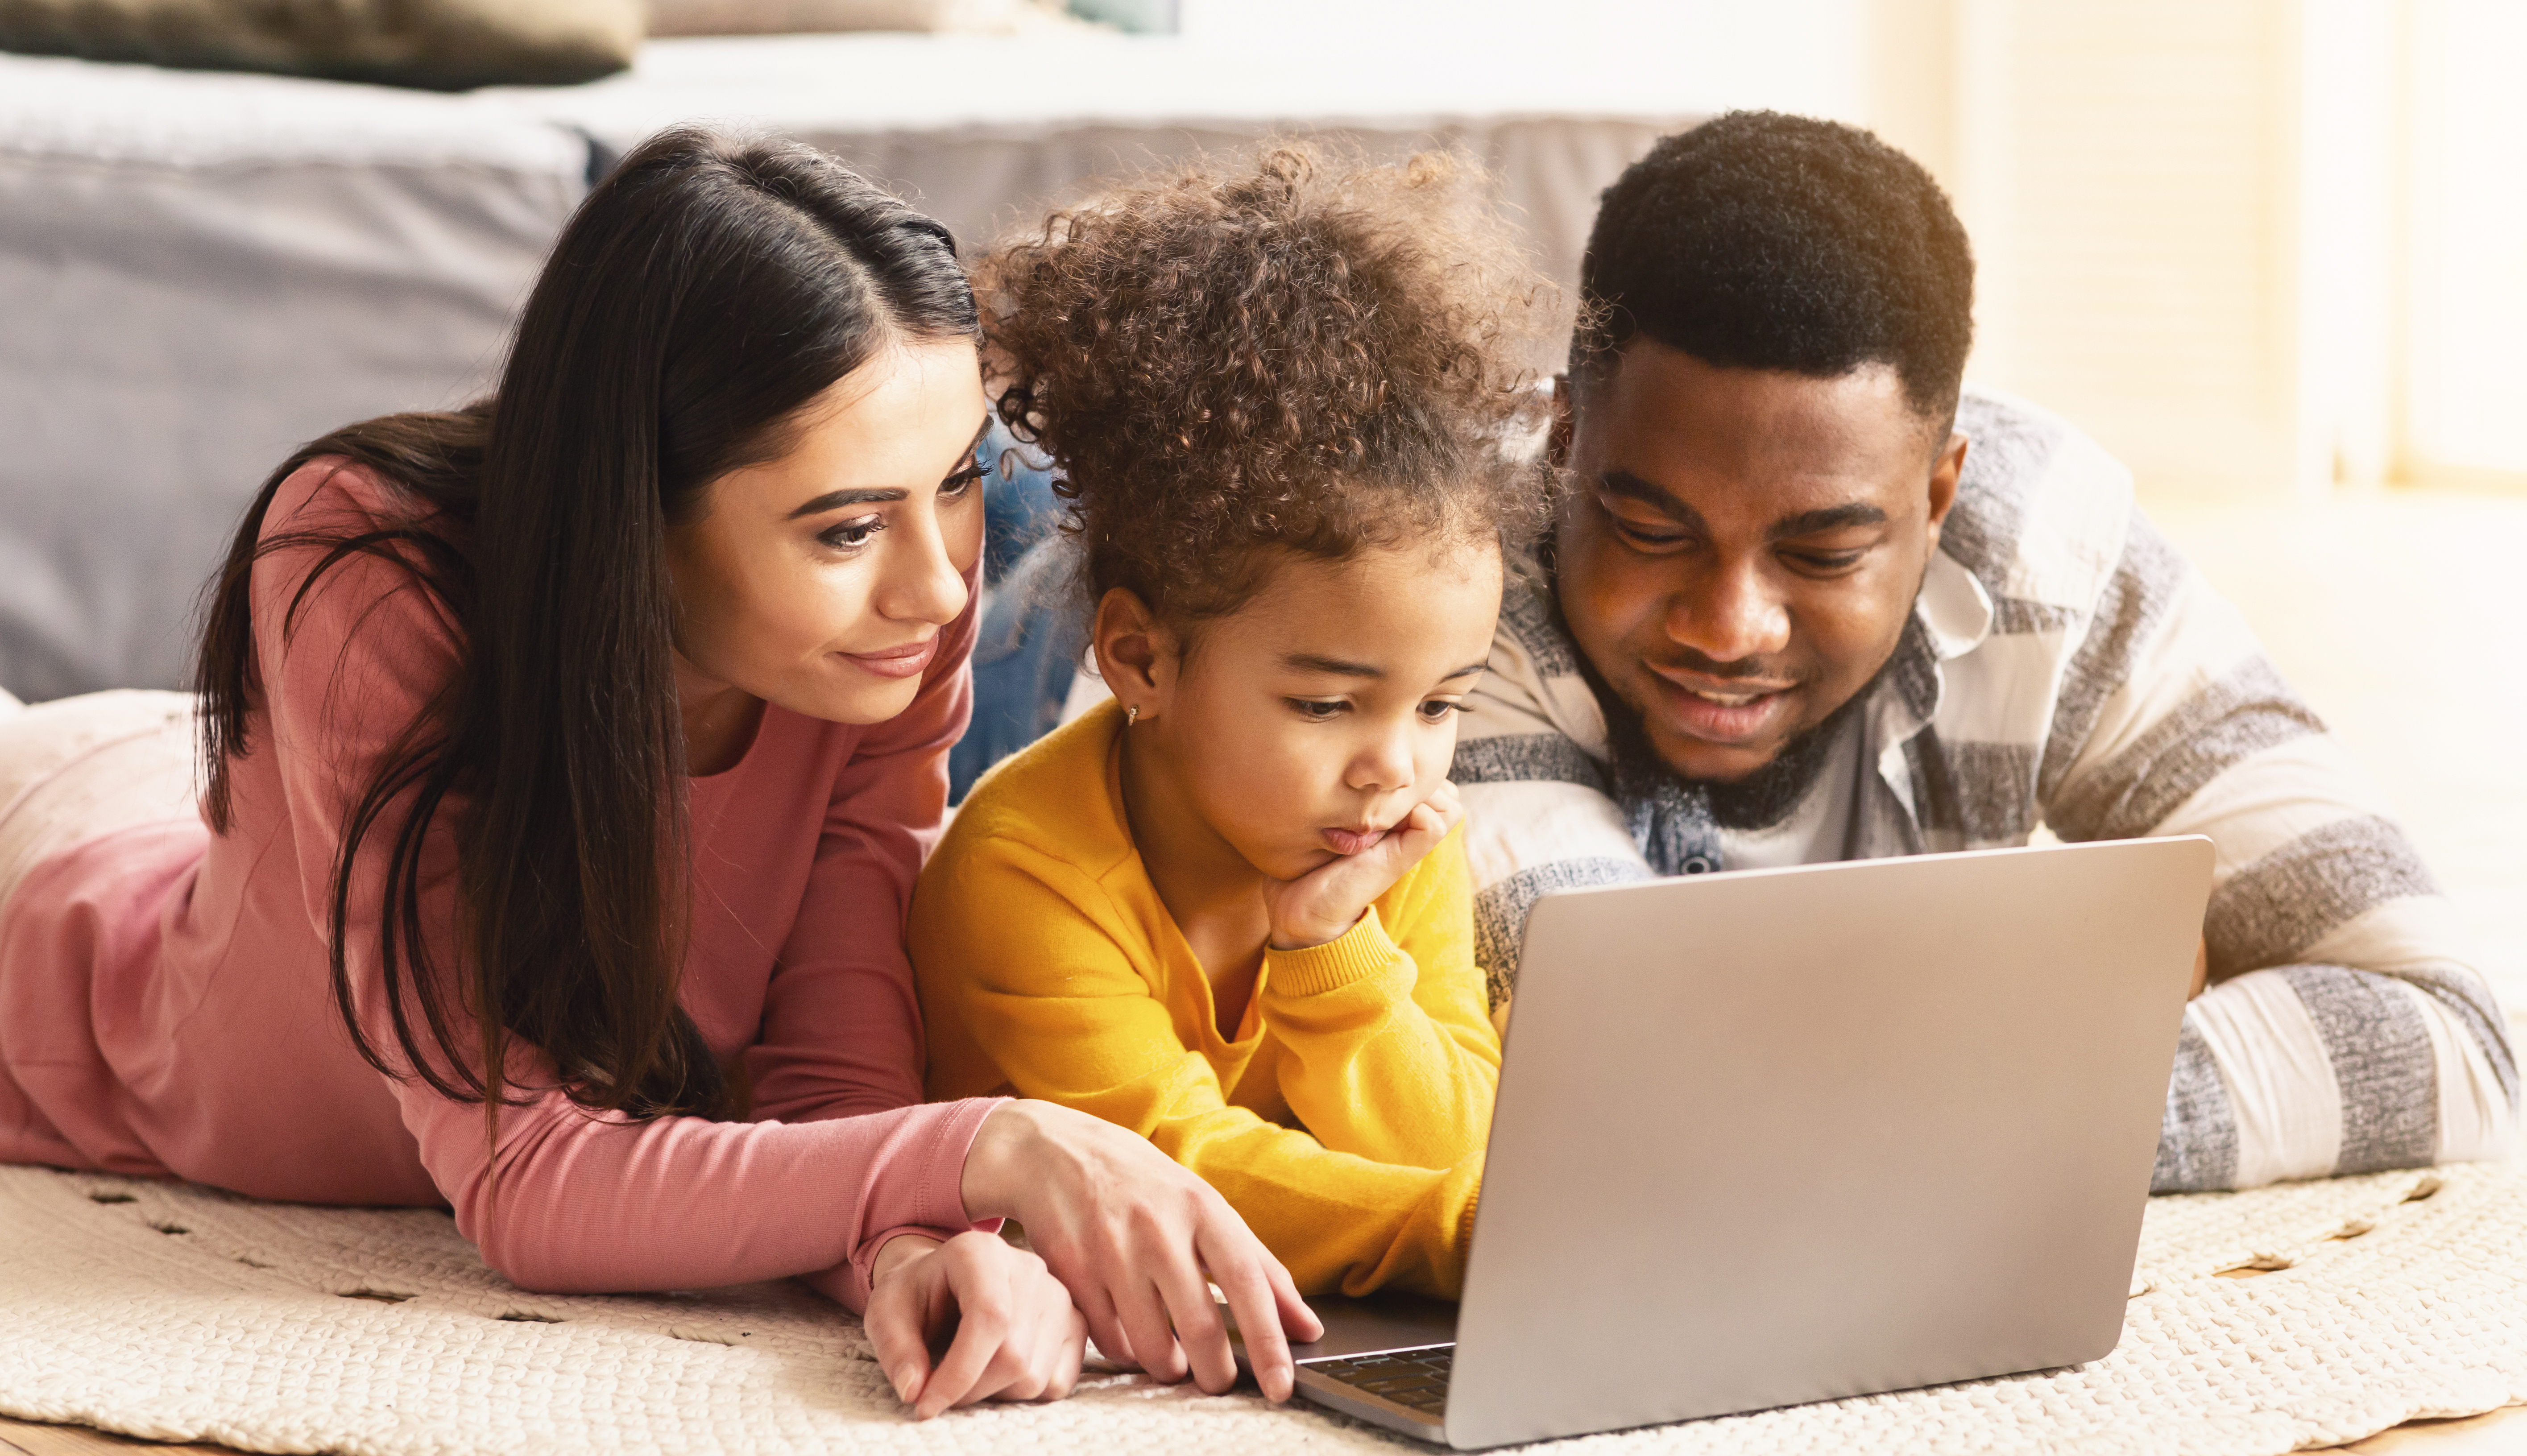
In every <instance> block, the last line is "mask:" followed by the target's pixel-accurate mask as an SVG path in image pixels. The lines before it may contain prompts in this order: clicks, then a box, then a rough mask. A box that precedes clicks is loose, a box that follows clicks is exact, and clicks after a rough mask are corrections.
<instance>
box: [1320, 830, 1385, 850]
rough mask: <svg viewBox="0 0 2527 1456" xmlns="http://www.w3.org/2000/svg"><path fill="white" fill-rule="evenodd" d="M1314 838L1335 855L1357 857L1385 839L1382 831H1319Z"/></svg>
mask: <svg viewBox="0 0 2527 1456" xmlns="http://www.w3.org/2000/svg"><path fill="white" fill-rule="evenodd" d="M1316 837H1317V838H1318V839H1319V840H1321V841H1323V843H1324V846H1325V848H1326V849H1329V850H1331V851H1333V852H1334V853H1335V854H1337V855H1357V854H1359V853H1360V852H1361V851H1363V850H1366V849H1367V848H1369V847H1370V846H1372V845H1374V844H1376V843H1377V842H1378V841H1379V840H1381V839H1384V838H1386V831H1385V830H1383V829H1319V830H1317V831H1316Z"/></svg>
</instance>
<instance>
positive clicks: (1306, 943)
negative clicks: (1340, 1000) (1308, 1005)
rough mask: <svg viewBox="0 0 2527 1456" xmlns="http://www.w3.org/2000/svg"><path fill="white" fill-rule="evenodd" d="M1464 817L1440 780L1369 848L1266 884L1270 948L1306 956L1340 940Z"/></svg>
mask: <svg viewBox="0 0 2527 1456" xmlns="http://www.w3.org/2000/svg"><path fill="white" fill-rule="evenodd" d="M1465 817H1466V810H1465V806H1463V805H1462V804H1460V803H1458V801H1457V786H1456V785H1454V784H1452V783H1449V782H1448V781H1447V780H1445V779H1441V780H1440V781H1439V787H1438V788H1436V789H1434V790H1432V791H1431V793H1430V797H1429V798H1428V799H1425V800H1423V801H1422V802H1421V803H1419V804H1417V805H1415V806H1413V809H1412V811H1411V812H1410V813H1407V814H1406V815H1405V816H1404V817H1403V818H1402V819H1400V820H1398V821H1397V822H1396V824H1395V826H1394V827H1393V828H1391V829H1389V830H1387V831H1386V834H1385V836H1384V837H1383V838H1381V839H1379V840H1378V842H1377V843H1375V844H1373V845H1370V846H1369V847H1368V848H1367V849H1365V850H1362V851H1360V852H1359V853H1358V854H1353V855H1345V856H1342V857H1341V858H1337V859H1332V860H1328V861H1327V862H1325V863H1323V864H1320V865H1318V866H1316V867H1315V869H1312V870H1309V871H1308V872H1307V873H1306V874H1303V875H1301V876H1299V877H1298V878H1297V879H1295V880H1269V881H1266V882H1265V883H1264V910H1265V912H1267V913H1268V914H1270V915H1271V917H1272V937H1271V942H1270V943H1271V946H1272V949H1274V950H1276V951H1304V950H1306V949H1307V948H1308V947H1310V946H1320V945H1323V944H1325V943H1326V942H1327V941H1334V940H1340V939H1342V937H1343V935H1344V934H1345V933H1346V932H1348V931H1349V930H1350V929H1351V927H1353V926H1354V925H1357V924H1359V923H1360V917H1361V916H1362V915H1363V914H1364V913H1366V912H1367V910H1368V903H1369V902H1370V901H1372V900H1375V899H1376V898H1377V897H1379V896H1380V895H1383V894H1385V893H1386V892H1387V891H1388V890H1389V889H1390V888H1392V887H1393V886H1394V884H1395V882H1396V881H1397V880H1400V879H1402V878H1404V872H1405V871H1406V870H1408V869H1411V868H1412V867H1413V866H1414V865H1416V864H1418V863H1420V862H1421V857H1422V856H1424V855H1427V854H1429V853H1430V852H1431V851H1432V850H1434V849H1437V848H1438V847H1439V841H1441V840H1443V839H1446V838H1447V837H1448V831H1449V830H1451V829H1454V828H1456V827H1457V825H1458V824H1459V823H1460V822H1462V821H1463V820H1464V819H1465Z"/></svg>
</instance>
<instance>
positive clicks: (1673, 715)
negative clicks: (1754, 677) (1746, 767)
mask: <svg viewBox="0 0 2527 1456" xmlns="http://www.w3.org/2000/svg"><path fill="white" fill-rule="evenodd" d="M1650 672H1651V674H1652V675H1653V677H1654V678H1655V679H1656V681H1657V684H1658V692H1659V702H1661V703H1662V704H1663V705H1664V706H1665V707H1666V708H1667V715H1668V720H1669V721H1670V722H1671V723H1673V724H1674V725H1675V726H1676V729H1677V730H1678V731H1679V732H1682V733H1683V734H1685V735H1686V736H1687V737H1690V738H1697V739H1700V740H1702V741H1703V742H1704V743H1711V744H1723V745H1730V746H1735V745H1742V744H1748V743H1752V742H1754V741H1756V740H1757V739H1760V738H1762V737H1764V736H1765V735H1766V734H1768V733H1771V732H1772V731H1774V730H1775V729H1776V728H1777V727H1779V723H1780V720H1781V719H1782V718H1783V717H1784V716H1786V715H1787V714H1788V713H1789V710H1790V693H1791V691H1792V690H1793V689H1795V688H1796V687H1797V686H1798V685H1797V684H1796V683H1752V682H1735V681H1729V680H1727V679H1718V680H1715V679H1711V678H1706V677H1703V676H1701V675H1700V674H1697V673H1682V672H1676V671H1673V670H1671V669H1668V668H1663V667H1659V666H1657V665H1655V664H1652V665H1651V667H1650Z"/></svg>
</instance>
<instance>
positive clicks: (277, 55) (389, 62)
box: [0, 0, 645, 90]
mask: <svg viewBox="0 0 2527 1456" xmlns="http://www.w3.org/2000/svg"><path fill="white" fill-rule="evenodd" d="M644 19H645V6H644V3H643V0H0V50H13V51H21V52H26V53H27V54H32V55H53V56H81V57H84V58H86V59H88V60H92V61H146V62H151V63H154V64H157V65H160V66H177V67H183V68H186V69H191V70H206V71H266V72H275V73H279V74H281V75H284V76H316V77H329V78H335V79H340V80H370V81H383V82H386V83H387V84H391V85H406V86H427V87H430V88H433V89H437V90H463V89H465V88H467V87H471V86H480V85H494V84H504V83H505V84H520V85H561V84H568V83H570V82H574V81H583V80H589V79H593V78H596V77H599V76H604V75H607V74H608V73H611V72H615V71H620V70H622V69H623V68H624V67H626V66H628V65H630V64H631V62H632V53H633V51H634V50H635V49H636V48H638V47H639V45H640V43H641V36H642V33H643V23H644Z"/></svg>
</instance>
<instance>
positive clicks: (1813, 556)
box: [1782, 550, 1869, 576]
mask: <svg viewBox="0 0 2527 1456" xmlns="http://www.w3.org/2000/svg"><path fill="white" fill-rule="evenodd" d="M1782 554H1783V556H1785V557H1786V558H1787V559H1788V561H1789V563H1790V564H1791V565H1792V566H1794V567H1796V568H1797V569H1799V570H1801V571H1804V572H1807V573H1809V574H1810V575H1813V576H1832V575H1835V574H1837V573H1839V572H1845V571H1849V570H1850V569H1851V568H1853V567H1855V566H1857V565H1859V564H1860V558H1861V557H1863V556H1865V555H1867V554H1869V553H1868V552H1867V551H1860V550H1852V551H1785V552H1783V553H1782Z"/></svg>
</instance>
